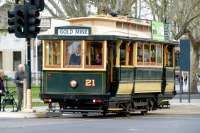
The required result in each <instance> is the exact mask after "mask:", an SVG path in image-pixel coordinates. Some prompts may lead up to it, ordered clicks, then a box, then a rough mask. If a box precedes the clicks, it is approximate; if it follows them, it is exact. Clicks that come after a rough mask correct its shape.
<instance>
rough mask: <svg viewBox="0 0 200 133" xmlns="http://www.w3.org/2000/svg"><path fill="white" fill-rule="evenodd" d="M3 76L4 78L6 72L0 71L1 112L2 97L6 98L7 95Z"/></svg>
mask: <svg viewBox="0 0 200 133" xmlns="http://www.w3.org/2000/svg"><path fill="white" fill-rule="evenodd" d="M3 76H4V72H3V71H0V111H1V97H2V96H4V93H5V87H4V83H3Z"/></svg>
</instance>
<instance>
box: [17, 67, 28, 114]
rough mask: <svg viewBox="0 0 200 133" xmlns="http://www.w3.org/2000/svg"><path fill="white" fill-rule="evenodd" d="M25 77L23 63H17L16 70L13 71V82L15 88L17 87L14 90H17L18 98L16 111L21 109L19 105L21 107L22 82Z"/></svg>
mask: <svg viewBox="0 0 200 133" xmlns="http://www.w3.org/2000/svg"><path fill="white" fill-rule="evenodd" d="M25 78H26V74H25V70H24V65H23V64H19V65H18V71H17V72H16V73H15V83H16V89H17V90H16V92H17V99H18V104H17V111H21V107H22V100H23V84H24V79H25Z"/></svg>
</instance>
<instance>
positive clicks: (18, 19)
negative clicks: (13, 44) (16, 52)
mask: <svg viewBox="0 0 200 133" xmlns="http://www.w3.org/2000/svg"><path fill="white" fill-rule="evenodd" d="M24 26H25V12H24V6H23V5H17V6H16V7H15V36H16V37H19V38H23V37H25V27H24Z"/></svg>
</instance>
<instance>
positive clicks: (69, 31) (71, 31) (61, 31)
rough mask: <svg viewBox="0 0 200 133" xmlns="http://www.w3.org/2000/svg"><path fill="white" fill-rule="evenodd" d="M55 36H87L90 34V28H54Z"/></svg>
mask: <svg viewBox="0 0 200 133" xmlns="http://www.w3.org/2000/svg"><path fill="white" fill-rule="evenodd" d="M55 34H57V35H58V36H88V35H90V34H91V28H90V27H80V26H64V27H56V28H55Z"/></svg>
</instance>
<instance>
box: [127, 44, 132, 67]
mask: <svg viewBox="0 0 200 133" xmlns="http://www.w3.org/2000/svg"><path fill="white" fill-rule="evenodd" d="M128 53H129V58H128V59H129V60H128V65H133V45H132V44H130V45H129V47H128Z"/></svg>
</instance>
